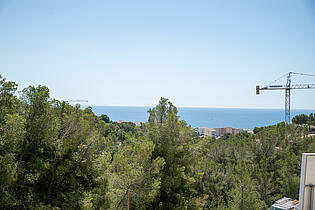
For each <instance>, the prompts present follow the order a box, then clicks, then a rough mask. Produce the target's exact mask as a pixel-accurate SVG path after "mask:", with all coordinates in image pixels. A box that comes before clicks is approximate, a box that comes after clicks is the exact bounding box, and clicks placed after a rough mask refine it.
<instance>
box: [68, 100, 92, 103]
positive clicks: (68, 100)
mask: <svg viewBox="0 0 315 210" xmlns="http://www.w3.org/2000/svg"><path fill="white" fill-rule="evenodd" d="M66 102H69V103H71V102H89V101H88V100H68V101H66Z"/></svg>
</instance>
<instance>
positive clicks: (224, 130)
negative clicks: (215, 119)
mask: <svg viewBox="0 0 315 210" xmlns="http://www.w3.org/2000/svg"><path fill="white" fill-rule="evenodd" d="M214 129H215V130H216V134H217V135H218V136H223V135H224V134H226V133H229V134H233V135H234V134H237V133H240V132H241V131H242V129H240V128H232V127H225V128H214Z"/></svg>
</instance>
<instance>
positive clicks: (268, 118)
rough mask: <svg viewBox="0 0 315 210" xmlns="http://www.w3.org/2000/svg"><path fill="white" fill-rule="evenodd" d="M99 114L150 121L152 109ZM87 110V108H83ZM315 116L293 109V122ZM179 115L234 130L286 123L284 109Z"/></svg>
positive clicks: (181, 111) (98, 109)
mask: <svg viewBox="0 0 315 210" xmlns="http://www.w3.org/2000/svg"><path fill="white" fill-rule="evenodd" d="M91 107H92V110H93V112H94V113H95V114H96V115H102V114H106V115H107V116H108V117H109V118H110V119H111V120H112V121H119V120H123V121H126V122H134V123H136V122H147V121H148V117H149V114H148V110H149V109H150V108H151V107H136V106H91ZM83 108H84V107H83ZM310 113H315V109H314V110H303V109H294V110H291V119H292V118H293V117H294V116H295V115H298V114H306V115H309V114H310ZM178 116H180V120H185V121H186V122H187V124H189V125H191V126H192V127H194V128H196V127H203V126H205V127H208V128H219V127H233V128H242V129H253V128H254V127H263V126H268V125H274V124H277V123H280V122H282V121H284V110H282V109H238V108H187V107H182V108H181V107H179V108H178Z"/></svg>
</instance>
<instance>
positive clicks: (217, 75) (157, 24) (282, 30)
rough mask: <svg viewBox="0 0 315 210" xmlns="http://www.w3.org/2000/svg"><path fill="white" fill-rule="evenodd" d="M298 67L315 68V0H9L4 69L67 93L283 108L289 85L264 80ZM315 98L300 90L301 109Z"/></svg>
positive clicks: (4, 2) (126, 100) (297, 103)
mask: <svg viewBox="0 0 315 210" xmlns="http://www.w3.org/2000/svg"><path fill="white" fill-rule="evenodd" d="M289 71H295V72H303V73H309V74H315V3H314V1H312V0H276V1H275V0H264V1H258V0H239V1H236V0H216V1H211V0H207V1H206V0H194V1H192V0H190V1H186V0H180V1H175V0H165V1H164V0H159V1H148V0H146V1H137V0H133V1H122V0H117V1H105V0H104V1H80V0H73V1H70V0H67V1H64V0H55V1H42V0H37V1H34V0H27V1H26V0H24V1H23V0H20V1H14V0H12V1H9V0H0V74H1V75H2V76H4V77H6V78H7V79H8V80H13V81H15V82H17V83H18V84H19V88H20V89H22V88H24V87H27V86H28V85H39V84H42V85H47V86H48V87H49V88H50V92H51V96H52V97H54V98H57V99H60V100H69V99H87V100H89V104H92V105H114V106H115V105H120V106H130V105H131V106H153V105H155V104H157V102H158V99H159V97H160V96H164V97H167V98H169V99H170V100H171V101H172V102H173V103H174V104H175V105H176V106H179V107H222V108H223V107H226V108H283V107H284V92H282V91H278V92H276V91H268V92H267V91H266V92H263V93H262V94H261V95H260V96H256V95H255V85H256V84H260V85H266V84H269V82H271V81H272V80H275V79H277V78H278V77H280V76H282V75H283V74H285V73H287V72H289ZM280 82H282V83H284V82H285V81H284V80H282V81H280ZM293 83H315V77H302V76H294V77H293ZM314 98H315V90H296V91H293V92H292V98H291V101H292V108H298V109H303V108H304V109H314V108H315V99H314Z"/></svg>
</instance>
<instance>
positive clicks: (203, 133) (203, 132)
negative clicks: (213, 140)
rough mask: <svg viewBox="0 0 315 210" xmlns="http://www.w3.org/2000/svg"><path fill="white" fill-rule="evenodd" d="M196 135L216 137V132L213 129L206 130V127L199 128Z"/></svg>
mask: <svg viewBox="0 0 315 210" xmlns="http://www.w3.org/2000/svg"><path fill="white" fill-rule="evenodd" d="M198 133H199V135H201V136H207V137H216V136H217V134H216V130H215V129H213V128H207V127H201V128H198Z"/></svg>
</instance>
